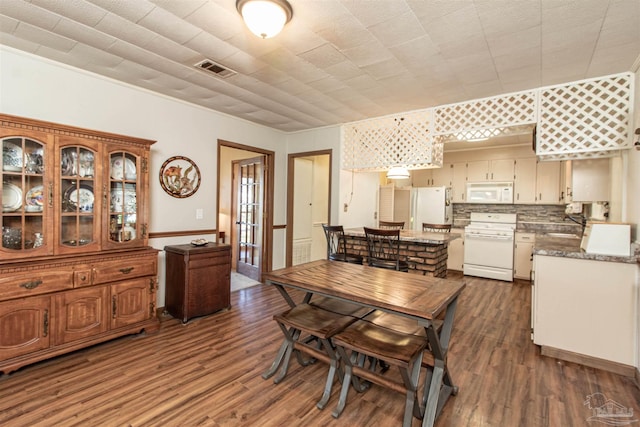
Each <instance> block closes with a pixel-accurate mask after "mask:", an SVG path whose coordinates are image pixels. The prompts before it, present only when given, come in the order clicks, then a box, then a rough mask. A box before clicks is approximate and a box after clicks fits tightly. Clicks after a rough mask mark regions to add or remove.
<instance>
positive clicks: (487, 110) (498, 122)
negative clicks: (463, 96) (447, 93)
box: [433, 91, 537, 139]
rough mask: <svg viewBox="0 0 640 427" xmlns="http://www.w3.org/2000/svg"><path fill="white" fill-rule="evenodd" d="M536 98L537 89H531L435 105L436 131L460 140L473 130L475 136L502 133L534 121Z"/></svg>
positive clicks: (434, 130)
mask: <svg viewBox="0 0 640 427" xmlns="http://www.w3.org/2000/svg"><path fill="white" fill-rule="evenodd" d="M536 98H537V97H536V93H535V92H533V91H527V92H517V93H511V94H507V95H500V96H494V97H492V98H484V99H476V100H473V101H467V102H459V103H457V104H450V105H442V106H439V107H435V108H434V117H435V119H434V129H433V133H434V134H435V135H448V136H454V138H453V139H459V138H457V136H458V134H460V133H465V134H468V133H471V134H472V135H470V136H471V137H472V138H473V137H476V138H478V137H484V136H496V135H499V134H502V133H504V132H503V131H500V129H501V128H507V127H512V126H520V125H527V124H533V123H535V122H536V113H537V109H536V107H537V103H536ZM486 130H496V131H495V133H487V132H486ZM467 139H471V138H467Z"/></svg>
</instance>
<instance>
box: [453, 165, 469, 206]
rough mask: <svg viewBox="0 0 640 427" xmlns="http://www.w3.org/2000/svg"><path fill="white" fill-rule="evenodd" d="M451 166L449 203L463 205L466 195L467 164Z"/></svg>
mask: <svg viewBox="0 0 640 427" xmlns="http://www.w3.org/2000/svg"><path fill="white" fill-rule="evenodd" d="M451 166H452V168H451V171H452V172H451V201H452V202H453V203H464V202H465V200H466V193H467V164H466V163H465V162H460V163H453V164H452V165H451Z"/></svg>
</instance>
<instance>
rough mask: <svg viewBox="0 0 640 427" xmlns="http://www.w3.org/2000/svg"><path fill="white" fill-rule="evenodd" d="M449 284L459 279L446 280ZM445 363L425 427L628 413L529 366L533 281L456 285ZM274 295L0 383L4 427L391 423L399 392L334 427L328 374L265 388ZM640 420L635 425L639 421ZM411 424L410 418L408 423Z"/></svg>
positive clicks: (615, 395) (589, 373)
mask: <svg viewBox="0 0 640 427" xmlns="http://www.w3.org/2000/svg"><path fill="white" fill-rule="evenodd" d="M449 277H450V278H461V276H460V275H458V274H456V273H453V274H451V273H450V275H449ZM464 280H466V282H467V287H466V289H465V290H464V292H463V294H462V296H461V301H460V304H459V306H458V311H457V316H456V322H455V328H454V332H453V336H452V344H451V349H450V355H449V366H450V369H451V373H452V376H453V379H454V381H455V383H456V384H457V385H458V386H459V387H460V391H459V393H458V395H457V396H454V397H452V398H451V399H450V400H449V402H448V403H447V405H446V406H445V408H444V410H443V412H442V414H441V416H440V417H439V419H438V420H437V421H436V426H438V427H444V426H452V427H453V426H456V427H458V426H501V427H502V426H549V427H555V426H594V425H601V424H598V423H593V422H588V421H587V418H588V417H589V416H591V415H592V413H591V410H590V409H589V408H588V407H586V406H584V404H583V402H584V400H585V399H586V397H587V396H588V395H590V394H592V393H594V392H600V393H603V394H604V395H605V396H606V397H607V398H609V399H612V400H614V401H616V402H618V403H619V404H621V405H624V406H626V407H629V408H633V410H634V414H636V416H635V419H639V418H640V404H639V402H640V389H638V388H637V387H636V385H635V384H634V382H633V380H632V379H631V378H626V377H622V376H619V375H615V374H611V373H608V372H604V371H599V370H596V369H592V368H586V367H583V366H580V365H576V364H572V363H565V362H561V361H558V360H556V359H552V358H548V357H542V356H540V351H539V349H538V348H537V347H536V346H535V345H534V344H533V343H532V342H531V340H530V333H529V329H530V285H529V283H528V282H519V281H516V282H515V283H513V284H511V283H505V282H499V281H494V280H485V279H478V278H471V277H465V278H464ZM285 308H286V306H285V303H284V300H283V299H282V297H281V296H280V294H278V293H277V292H276V290H275V289H273V288H271V287H269V286H266V285H258V286H255V287H252V288H249V289H245V290H240V291H236V292H233V293H232V308H231V310H229V311H224V312H220V313H217V314H214V315H210V316H207V317H202V318H197V319H193V320H192V321H190V322H189V323H188V324H186V325H182V324H181V322H180V321H178V320H175V319H172V318H171V317H167V318H166V319H163V322H162V326H161V329H160V331H159V332H158V333H156V334H152V335H145V334H141V335H136V336H129V337H124V338H121V339H117V340H115V341H111V342H108V343H104V344H100V345H97V346H94V347H91V348H88V349H84V350H80V351H77V352H75V353H72V354H68V355H65V356H61V357H58V358H55V359H51V360H47V361H44V362H40V363H37V364H34V365H30V366H27V367H24V368H22V369H20V370H18V371H16V372H14V373H12V374H10V375H4V376H3V377H2V378H0V425H2V426H165V427H166V426H394V425H401V422H402V415H403V405H404V396H402V395H400V394H397V393H395V392H392V391H389V390H387V389H383V388H380V387H378V386H373V387H372V388H370V389H369V390H368V391H366V392H365V393H362V394H358V393H355V392H353V390H352V392H351V393H350V395H349V396H350V397H349V400H348V403H347V406H346V409H345V411H344V413H343V414H342V416H341V417H340V418H339V419H337V420H336V419H334V418H333V417H332V416H331V411H332V410H333V406H334V405H335V404H336V402H337V393H338V392H339V387H337V386H334V388H333V394H332V398H331V401H330V404H329V407H328V408H326V409H324V410H318V409H316V407H315V403H316V402H317V400H318V399H319V398H320V395H321V393H322V388H323V386H324V380H325V375H326V369H327V367H326V365H325V364H323V363H316V364H314V365H310V366H308V367H304V368H303V367H300V366H299V365H298V364H297V362H295V361H293V362H292V365H291V369H290V371H289V374H288V376H287V378H286V379H285V380H284V381H283V382H282V383H280V384H274V383H273V381H272V380H263V379H262V378H261V376H260V375H261V374H262V372H263V371H265V370H266V369H267V368H268V367H269V365H270V364H271V361H272V360H273V357H274V355H275V352H276V351H277V349H278V347H279V345H280V342H281V332H280V330H279V328H278V327H277V325H276V324H275V322H274V321H273V320H271V317H272V315H273V314H274V313H277V312H279V311H282V310H284V309H285ZM638 423H640V421H638ZM413 425H414V426H418V425H420V421H419V420H417V419H414V423H413Z"/></svg>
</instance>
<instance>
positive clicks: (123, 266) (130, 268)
mask: <svg viewBox="0 0 640 427" xmlns="http://www.w3.org/2000/svg"><path fill="white" fill-rule="evenodd" d="M156 275H157V267H156V260H155V258H149V259H136V260H131V261H121V262H117V263H108V264H106V263H105V264H98V265H96V266H95V267H94V268H93V283H94V284H99V283H108V282H115V281H118V280H124V279H132V278H134V277H142V276H156Z"/></svg>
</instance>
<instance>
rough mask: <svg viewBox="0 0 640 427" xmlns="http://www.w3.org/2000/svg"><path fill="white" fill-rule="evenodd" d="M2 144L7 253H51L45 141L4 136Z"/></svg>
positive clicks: (3, 233) (49, 196) (49, 199)
mask: <svg viewBox="0 0 640 427" xmlns="http://www.w3.org/2000/svg"><path fill="white" fill-rule="evenodd" d="M0 145H1V146H2V214H1V215H2V217H1V218H2V247H1V248H2V250H1V251H0V252H3V253H5V254H7V255H6V256H8V257H14V256H15V257H20V256H26V252H25V251H29V254H32V255H46V254H49V253H52V245H51V244H50V242H48V239H49V238H50V235H51V234H50V231H49V228H50V222H49V221H47V220H46V218H47V217H46V212H47V211H48V210H49V208H50V203H51V191H52V189H51V188H50V184H47V180H46V179H45V173H47V174H48V173H49V172H48V171H46V162H45V160H46V156H47V151H46V148H47V147H46V145H45V143H43V142H40V141H38V140H36V139H33V138H29V137H5V138H2V139H0Z"/></svg>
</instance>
